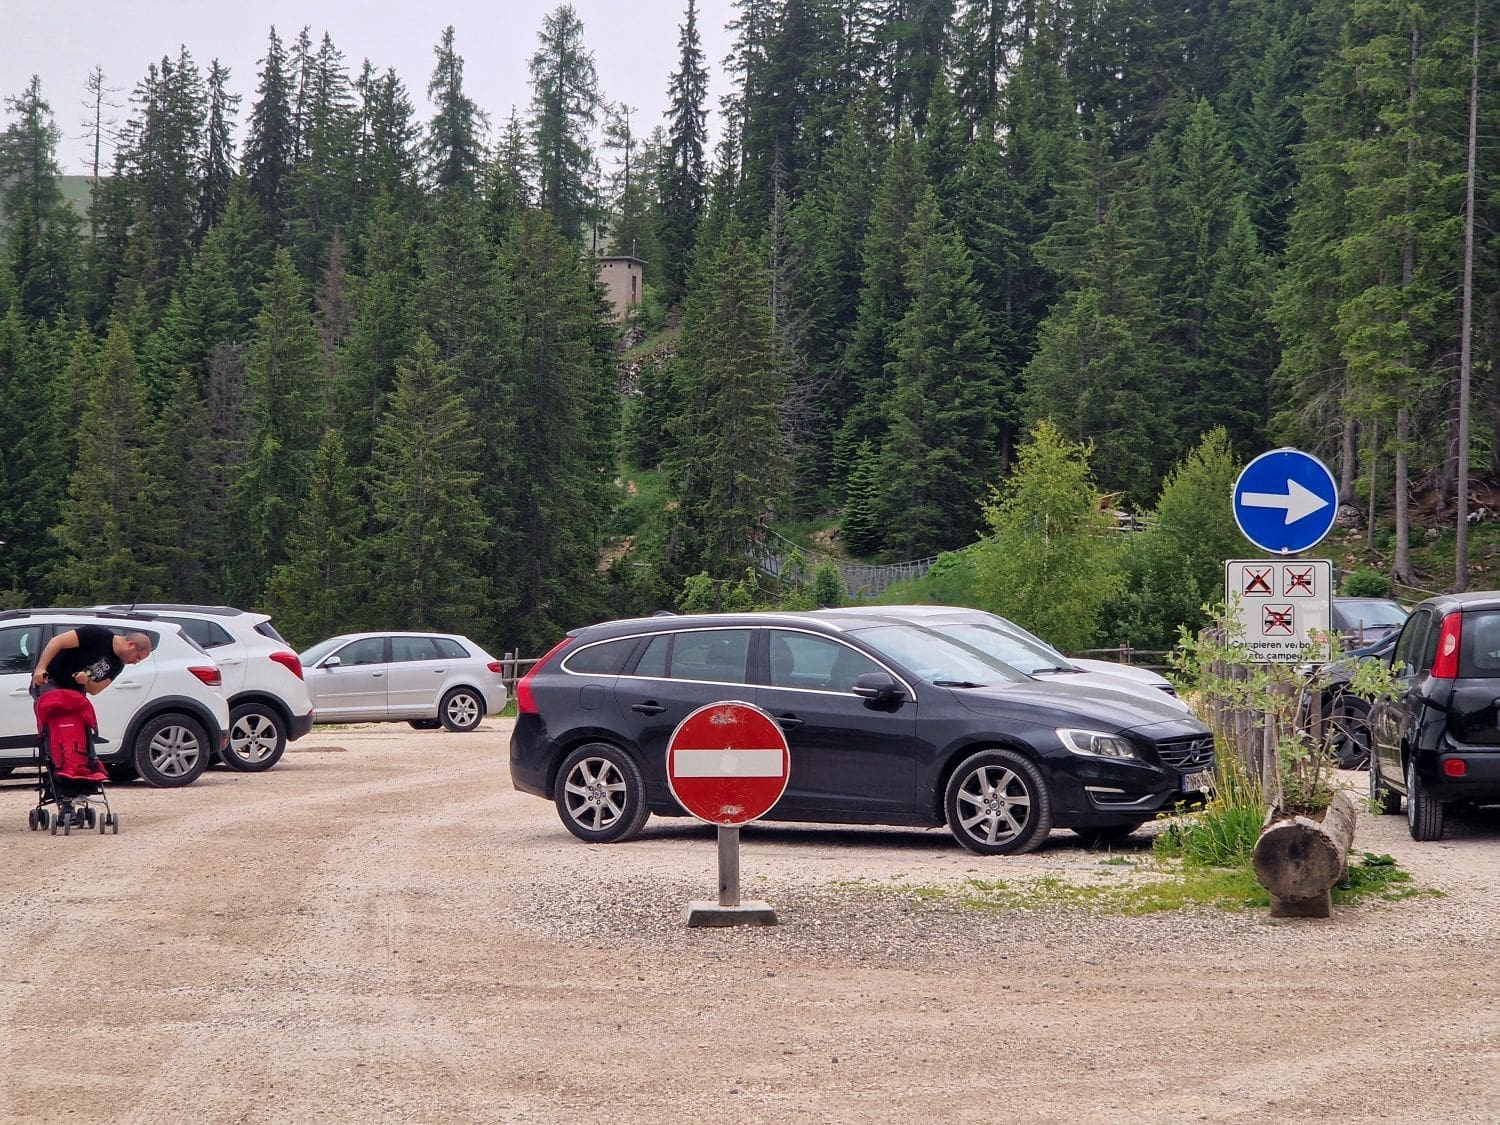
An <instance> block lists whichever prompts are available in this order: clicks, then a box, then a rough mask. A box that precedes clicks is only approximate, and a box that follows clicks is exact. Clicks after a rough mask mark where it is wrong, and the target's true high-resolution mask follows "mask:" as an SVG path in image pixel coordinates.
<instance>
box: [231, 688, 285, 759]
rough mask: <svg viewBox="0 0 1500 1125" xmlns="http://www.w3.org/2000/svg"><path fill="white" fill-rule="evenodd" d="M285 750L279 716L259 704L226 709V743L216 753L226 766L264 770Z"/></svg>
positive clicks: (283, 729) (283, 730)
mask: <svg viewBox="0 0 1500 1125" xmlns="http://www.w3.org/2000/svg"><path fill="white" fill-rule="evenodd" d="M284 753H286V728H285V727H284V726H283V725H282V722H281V716H280V715H278V714H277V713H276V712H275V710H274V709H272V708H270V707H267V706H266V705H265V704H263V703H242V704H240V705H239V706H237V707H234V708H232V709H231V710H230V712H229V745H228V746H226V747H224V750H223V752H222V754H221V755H220V756H221V757H222V758H223V759H224V764H225V765H226V766H228V767H229V768H230V769H234V770H240V771H242V772H244V773H260V772H261V771H262V770H268V769H270V768H271V767H272V766H274V765H275V764H276V763H277V762H279V761H281V756H282V755H283V754H284Z"/></svg>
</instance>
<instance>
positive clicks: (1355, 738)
mask: <svg viewBox="0 0 1500 1125" xmlns="http://www.w3.org/2000/svg"><path fill="white" fill-rule="evenodd" d="M1369 723H1370V710H1369V708H1368V707H1367V706H1365V705H1364V704H1363V703H1362V702H1359V701H1356V700H1353V699H1350V698H1349V697H1348V696H1345V695H1340V697H1339V700H1338V702H1337V704H1336V705H1335V707H1334V710H1333V731H1332V733H1331V735H1330V736H1329V739H1328V746H1329V749H1330V750H1332V751H1333V755H1334V758H1335V760H1336V761H1337V762H1338V767H1339V769H1341V770H1358V769H1364V768H1365V767H1366V766H1368V765H1369V764H1370V726H1369Z"/></svg>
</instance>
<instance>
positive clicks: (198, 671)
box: [188, 666, 220, 687]
mask: <svg viewBox="0 0 1500 1125" xmlns="http://www.w3.org/2000/svg"><path fill="white" fill-rule="evenodd" d="M188 671H189V672H191V673H192V674H193V675H195V676H197V677H198V678H199V679H200V680H202V681H203V682H204V683H205V684H207V685H208V686H209V687H218V686H219V683H220V677H219V669H218V667H217V666H215V667H213V668H189V669H188Z"/></svg>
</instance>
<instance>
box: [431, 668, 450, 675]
mask: <svg viewBox="0 0 1500 1125" xmlns="http://www.w3.org/2000/svg"><path fill="white" fill-rule="evenodd" d="M432 674H433V675H434V676H446V675H447V674H448V669H446V668H434V669H433V670H432Z"/></svg>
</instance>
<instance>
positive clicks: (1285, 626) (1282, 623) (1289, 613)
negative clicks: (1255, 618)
mask: <svg viewBox="0 0 1500 1125" xmlns="http://www.w3.org/2000/svg"><path fill="white" fill-rule="evenodd" d="M1294 620H1295V616H1294V612H1293V609H1292V607H1291V606H1289V605H1268V606H1266V607H1265V615H1264V616H1263V617H1262V618H1261V622H1260V631H1261V634H1262V635H1263V636H1267V637H1291V636H1295V635H1296V628H1295V626H1294V624H1293V622H1294Z"/></svg>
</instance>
